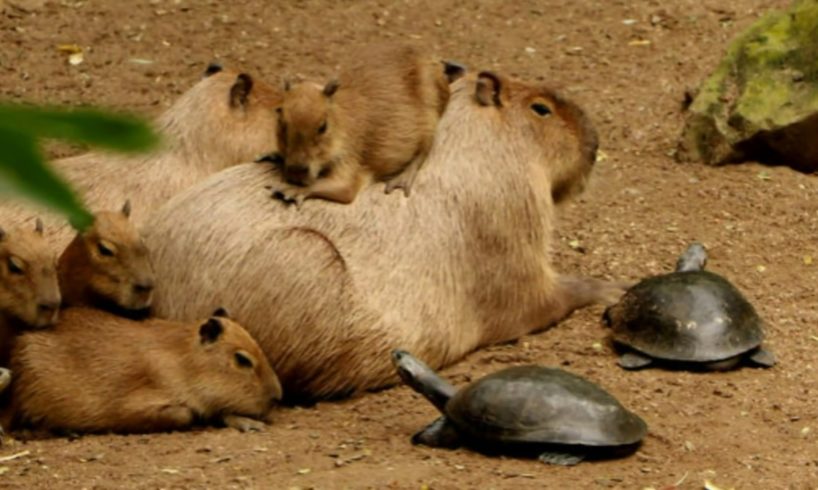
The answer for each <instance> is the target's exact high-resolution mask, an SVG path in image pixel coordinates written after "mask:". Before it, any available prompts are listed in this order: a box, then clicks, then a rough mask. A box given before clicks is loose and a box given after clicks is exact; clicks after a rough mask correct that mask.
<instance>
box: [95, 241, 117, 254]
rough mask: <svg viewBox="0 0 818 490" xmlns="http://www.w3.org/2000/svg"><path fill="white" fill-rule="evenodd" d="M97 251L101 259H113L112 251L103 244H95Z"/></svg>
mask: <svg viewBox="0 0 818 490" xmlns="http://www.w3.org/2000/svg"><path fill="white" fill-rule="evenodd" d="M97 250H99V254H100V255H102V256H103V257H113V256H114V251H113V250H111V249H110V248H109V247H107V246H106V245H105V244H104V243H102V242H99V243H98V244H97Z"/></svg>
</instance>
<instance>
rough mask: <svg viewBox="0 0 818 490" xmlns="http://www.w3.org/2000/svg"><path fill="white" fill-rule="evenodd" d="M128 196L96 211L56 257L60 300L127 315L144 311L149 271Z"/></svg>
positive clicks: (148, 300)
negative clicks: (117, 204)
mask: <svg viewBox="0 0 818 490" xmlns="http://www.w3.org/2000/svg"><path fill="white" fill-rule="evenodd" d="M130 215H131V202H130V201H126V202H125V204H124V205H123V206H122V209H121V210H120V211H100V212H98V213H96V214H95V215H94V222H93V223H92V225H91V226H90V227H89V228H88V229H87V230H84V231H82V232H80V233H77V235H76V236H75V237H74V240H72V241H71V243H69V244H68V247H66V249H65V251H63V253H62V254H61V255H60V259H59V261H58V265H57V268H58V272H59V279H60V289H61V290H62V297H63V306H64V307H65V306H92V307H97V308H103V309H107V310H111V311H114V312H118V313H128V314H131V315H133V316H140V315H144V314H146V313H147V312H148V311H149V309H150V306H151V301H152V299H153V283H154V273H153V267H152V266H151V262H150V258H149V257H148V249H147V247H145V244H144V242H143V240H142V237H141V236H139V232H138V231H137V230H136V228H135V227H134V226H133V224H132V223H131V221H130Z"/></svg>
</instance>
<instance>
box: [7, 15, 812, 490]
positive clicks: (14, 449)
mask: <svg viewBox="0 0 818 490" xmlns="http://www.w3.org/2000/svg"><path fill="white" fill-rule="evenodd" d="M4 4H5V5H4ZM131 4H134V5H131ZM726 4H727V2H719V1H716V0H706V1H704V2H700V1H692V0H680V1H678V2H660V1H656V0H635V1H630V2H625V1H621V0H604V1H603V0H598V1H585V2H562V1H557V0H541V1H533V0H516V1H513V2H512V1H500V0H486V1H481V2H479V4H478V2H465V1H462V0H438V1H434V2H433V1H423V0H401V1H396V0H365V1H359V2H334V1H329V0H294V1H291V2H264V1H261V0H238V1H235V2H219V1H204V0H201V1H190V0H172V1H158V0H151V1H135V2H118V1H113V0H109V1H102V0H97V1H93V0H88V1H84V0H60V1H47V2H43V1H42V0H5V2H3V0H0V6H2V7H0V9H4V12H3V13H2V15H0V46H2V49H0V97H2V98H4V99H13V100H17V99H23V100H30V101H39V102H53V103H67V104H96V105H103V106H110V107H114V108H125V109H129V110H134V111H138V112H141V113H144V114H147V115H155V114H157V113H159V112H160V111H162V110H163V109H164V108H166V107H167V106H168V105H169V104H170V102H171V101H172V100H173V99H174V98H175V97H176V96H177V95H178V94H179V93H181V92H182V91H183V90H185V89H186V88H187V87H188V86H190V85H191V84H192V83H193V82H194V80H196V79H197V77H199V75H200V73H201V70H202V68H203V67H204V65H205V64H206V63H207V62H208V61H210V60H213V59H219V60H222V61H223V62H224V63H225V64H228V65H232V66H239V67H243V68H245V69H246V70H248V71H250V72H252V73H254V74H258V75H260V76H262V77H264V78H266V79H268V80H270V81H274V82H275V81H277V80H279V78H280V77H281V76H283V75H293V74H304V75H309V76H325V75H328V74H330V73H331V72H332V71H333V69H334V67H333V62H334V60H335V59H336V56H337V55H338V54H339V53H340V52H342V50H343V49H345V46H347V45H349V44H350V43H365V42H374V41H377V40H380V39H386V38H404V39H405V38H409V39H414V40H416V41H417V42H419V43H421V44H423V45H425V46H428V47H429V49H432V50H435V51H437V52H438V53H441V54H443V55H445V56H447V57H450V58H454V59H458V60H461V61H463V62H465V63H467V64H468V65H469V66H471V67H478V68H491V69H496V70H502V71H505V72H510V73H514V74H517V75H519V76H521V77H525V78H535V77H543V78H544V79H546V80H548V81H550V82H552V83H553V84H554V85H556V86H558V87H560V88H561V89H562V90H563V91H564V92H565V93H566V94H568V95H569V96H570V97H572V98H573V99H575V100H577V101H578V102H580V103H581V104H582V105H583V106H584V107H585V108H586V109H587V110H588V111H589V112H590V114H591V115H592V117H593V119H594V121H595V123H596V124H597V127H598V129H599V131H600V135H601V139H602V151H603V152H604V158H603V159H602V161H601V162H600V164H599V165H598V166H597V169H596V170H595V177H596V178H595V182H594V185H592V186H591V187H590V188H589V189H588V191H587V192H586V193H585V194H584V196H582V197H581V198H580V199H578V200H577V201H575V202H574V203H571V204H569V205H566V206H565V207H564V208H563V209H562V214H561V218H560V225H559V232H558V235H557V236H556V237H555V240H556V241H557V246H556V247H555V248H556V253H555V260H556V262H557V264H558V267H559V268H560V269H561V270H564V271H569V272H578V271H581V272H584V273H588V274H593V275H597V276H602V277H609V278H626V279H637V278H640V277H643V276H645V275H648V274H655V273H660V272H663V271H666V270H668V269H669V268H670V267H672V265H673V263H674V261H675V257H676V255H677V254H678V253H679V252H680V251H681V250H682V249H683V248H684V246H685V245H686V244H687V243H688V242H689V241H691V240H694V239H696V240H701V241H703V242H704V243H705V244H706V245H707V246H708V247H709V249H710V251H711V260H710V265H709V267H710V269H711V270H713V271H716V272H719V273H722V274H724V275H726V276H727V277H729V278H731V279H732V280H733V281H734V282H735V283H736V284H737V285H738V286H739V287H740V288H741V289H742V290H743V291H744V292H745V293H746V294H747V296H748V297H749V298H750V299H751V301H753V302H754V303H755V304H756V305H757V308H758V309H759V311H760V313H761V314H762V315H763V316H764V318H765V319H766V320H767V321H768V322H769V330H768V334H769V342H768V345H769V347H770V348H771V349H773V350H774V351H775V352H776V353H777V354H778V356H779V358H780V364H779V365H778V366H777V367H776V368H774V369H772V370H755V369H742V370H738V371H733V372H728V373H711V374H696V373H688V372H669V371H660V370H645V371H640V372H633V373H628V372H623V371H622V370H620V369H619V368H618V367H616V365H615V358H614V357H613V354H612V351H611V349H610V347H609V345H608V343H607V342H606V340H605V338H606V332H605V330H604V328H603V327H602V326H601V325H600V322H599V316H600V313H601V308H591V309H588V310H585V311H580V312H577V313H576V314H574V315H573V316H572V317H571V318H569V319H568V320H567V321H565V322H563V323H561V324H560V325H558V326H557V327H555V328H553V329H551V330H550V331H547V332H544V333H541V334H538V335H535V336H530V337H526V338H523V339H521V340H520V341H519V342H517V343H514V344H511V345H503V346H497V347H494V348H489V349H484V350H482V351H480V352H477V353H474V354H473V355H471V356H469V357H468V358H467V359H465V360H464V361H462V362H460V363H458V364H456V365H455V366H453V367H451V368H449V369H447V370H446V371H445V372H444V373H445V375H446V376H448V377H449V378H451V379H452V380H454V381H455V382H457V383H462V382H465V381H466V380H467V379H469V378H475V377H478V376H480V375H483V374H486V373H489V372H492V371H495V370H498V369H500V368H503V367H507V366H510V365H514V364H519V363H526V362H537V363H543V364H547V365H559V366H563V367H565V368H567V369H570V370H572V371H573V372H576V373H579V374H581V375H584V376H587V377H588V378H590V379H592V380H595V381H596V382H598V383H599V384H601V385H602V386H603V387H605V388H606V389H608V390H609V391H611V392H612V393H614V394H615V395H616V396H617V397H619V398H620V399H621V400H622V401H623V403H625V404H626V405H627V406H628V407H630V408H631V409H633V410H634V411H636V412H638V413H639V414H641V415H642V416H643V417H644V418H645V419H646V421H647V422H648V424H649V425H650V434H649V435H648V437H647V438H646V440H645V443H644V445H643V446H642V448H641V449H640V450H639V452H638V453H637V454H635V455H633V456H631V457H629V458H626V459H622V460H613V461H604V462H593V463H587V464H581V465H579V466H576V467H572V468H562V467H549V466H545V465H542V464H539V463H536V462H533V461H521V460H514V459H505V458H487V457H484V456H480V455H477V454H474V453H472V452H469V451H467V450H457V451H451V452H450V451H445V450H435V449H429V448H421V447H412V446H411V445H410V444H409V442H408V438H409V436H410V435H411V434H412V433H413V432H414V431H415V430H417V429H418V428H420V427H422V426H423V425H424V424H426V423H427V422H428V421H430V420H432V418H433V417H434V416H435V413H434V409H433V408H432V407H431V406H430V405H429V404H428V403H426V402H425V401H423V400H421V399H419V398H418V396H416V395H415V394H413V393H411V392H410V391H409V390H408V389H406V388H403V387H400V388H394V389H390V390H386V391H383V392H380V393H374V394H369V395H366V396H363V397H359V398H356V399H351V400H348V401H345V402H335V403H321V404H319V405H317V406H315V407H312V408H285V409H281V410H280V411H279V412H278V413H277V416H276V420H275V423H274V425H272V426H271V427H270V428H269V430H268V431H267V432H264V433H257V434H240V433H238V432H235V431H232V430H228V429H225V430H217V429H208V430H200V431H194V432H188V433H175V434H161V435H152V436H127V437H124V436H94V437H83V438H81V439H78V440H73V441H69V440H66V439H46V440H34V441H29V442H22V441H17V442H16V443H14V444H12V445H7V446H5V447H3V448H2V449H0V458H2V457H5V456H10V455H15V454H18V453H20V452H25V453H24V455H22V456H20V457H18V458H16V459H12V460H5V459H0V486H2V487H4V488H30V489H33V488H414V489H420V488H434V489H448V488H515V489H516V488H520V489H522V488H554V489H568V488H570V489H574V488H577V489H584V488H591V489H593V488H627V489H633V488H645V487H654V488H656V489H666V488H684V489H687V488H702V485H703V482H704V481H705V480H706V479H709V480H711V481H713V482H714V483H716V484H718V485H720V486H722V487H723V488H730V487H735V488H740V489H750V488H753V489H779V488H780V489H784V488H787V489H807V488H818V448H817V447H816V440H817V439H816V438H818V403H816V401H815V396H816V395H818V382H817V381H816V375H815V366H816V359H817V357H816V354H817V353H818V310H817V309H816V304H818V288H816V285H817V284H818V250H816V235H817V234H818V204H816V203H818V181H817V180H816V177H815V176H809V175H804V174H800V173H797V172H794V171H792V170H790V169H788V168H786V167H777V168H768V167H762V166H759V165H757V164H744V165H736V166H730V167H723V168H707V167H704V166H701V165H693V164H685V165H682V164H678V163H675V162H674V160H673V158H672V152H673V150H674V148H675V141H676V138H677V136H678V134H679V133H680V131H681V128H682V124H683V113H682V110H681V103H682V99H683V94H684V91H685V89H687V88H689V87H693V86H695V85H696V84H697V83H698V82H699V81H700V80H701V79H702V78H703V77H704V76H705V75H706V74H707V73H708V71H709V70H710V69H712V68H713V67H714V66H715V64H716V62H717V61H718V59H719V56H720V55H721V53H722V52H723V50H724V47H725V46H726V42H727V41H728V40H729V39H730V38H731V37H732V36H733V35H734V34H736V33H737V32H738V31H739V30H740V29H742V28H743V27H745V26H747V25H748V24H749V23H751V22H752V21H753V20H755V19H756V18H757V17H758V16H759V15H760V14H761V13H762V12H764V11H766V10H768V9H770V8H773V7H778V6H782V5H784V4H785V2H784V1H783V0H777V1H762V0H735V1H732V2H729V6H724V5H726ZM13 5H21V6H23V7H25V8H24V9H20V8H17V7H14V6H13ZM629 19H630V20H632V21H633V22H631V21H630V20H629ZM63 43H76V44H78V45H80V46H82V47H83V48H84V49H85V60H84V62H83V63H82V64H80V65H78V66H70V65H69V64H68V63H67V59H66V55H65V54H62V53H60V52H59V51H58V50H57V45H58V44H63ZM137 60H147V61H148V62H145V61H141V62H140V61H137ZM50 148H51V147H50ZM68 151H71V150H69V149H66V148H63V147H58V146H55V147H53V149H52V151H51V153H52V154H53V155H62V154H65V153H66V152H68ZM575 241H576V242H575ZM572 243H573V245H574V246H571V244H572ZM577 243H578V244H579V247H577V246H576V245H577ZM807 256H812V257H815V259H816V261H815V263H814V264H811V265H810V264H807V262H809V260H805V257H807Z"/></svg>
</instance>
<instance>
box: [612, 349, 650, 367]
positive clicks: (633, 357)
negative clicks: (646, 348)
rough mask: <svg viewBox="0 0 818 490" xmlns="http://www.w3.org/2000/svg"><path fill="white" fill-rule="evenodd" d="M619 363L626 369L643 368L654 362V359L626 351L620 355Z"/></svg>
mask: <svg viewBox="0 0 818 490" xmlns="http://www.w3.org/2000/svg"><path fill="white" fill-rule="evenodd" d="M618 363H619V365H620V366H622V367H623V368H625V369H641V368H643V367H645V366H648V365H650V364H651V363H653V359H651V358H650V357H647V356H643V355H642V354H638V353H636V352H626V353H624V354H622V355H621V356H619V361H618Z"/></svg>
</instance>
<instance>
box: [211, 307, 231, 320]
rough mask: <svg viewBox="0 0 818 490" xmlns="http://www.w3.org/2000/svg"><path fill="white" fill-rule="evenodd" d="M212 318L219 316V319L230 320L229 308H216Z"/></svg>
mask: <svg viewBox="0 0 818 490" xmlns="http://www.w3.org/2000/svg"><path fill="white" fill-rule="evenodd" d="M211 316H217V317H219V318H230V312H228V311H227V308H225V307H224V306H219V307H218V308H216V311H214V312H213V314H212V315H211Z"/></svg>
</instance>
